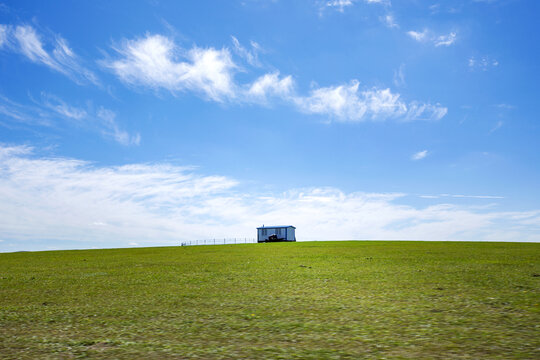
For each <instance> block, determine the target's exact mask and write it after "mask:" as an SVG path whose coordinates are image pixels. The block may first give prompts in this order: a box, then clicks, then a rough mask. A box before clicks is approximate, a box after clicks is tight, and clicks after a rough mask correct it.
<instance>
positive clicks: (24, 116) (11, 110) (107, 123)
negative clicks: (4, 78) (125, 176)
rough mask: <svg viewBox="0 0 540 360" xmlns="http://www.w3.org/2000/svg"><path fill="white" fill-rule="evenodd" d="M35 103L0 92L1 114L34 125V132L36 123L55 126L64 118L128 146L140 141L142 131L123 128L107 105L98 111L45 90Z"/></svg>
mask: <svg viewBox="0 0 540 360" xmlns="http://www.w3.org/2000/svg"><path fill="white" fill-rule="evenodd" d="M33 104H34V105H22V104H19V103H17V102H14V101H12V100H10V99H8V98H7V97H5V96H3V95H0V114H3V115H4V119H3V120H11V122H12V123H17V124H25V125H30V126H31V129H32V131H35V130H36V128H35V125H39V126H46V127H52V126H54V125H58V124H60V123H61V120H64V121H65V120H69V123H70V124H71V123H75V124H76V125H77V126H81V127H86V128H88V129H90V130H92V131H99V132H101V133H102V134H103V135H104V136H105V137H108V138H113V139H114V140H115V141H117V142H118V143H120V144H121V145H124V146H128V145H139V143H140V140H141V137H140V135H139V134H135V135H130V134H129V133H127V132H126V131H124V130H122V129H121V128H120V126H119V125H118V123H117V121H116V120H115V118H116V114H115V113H114V112H113V111H111V110H108V109H105V108H103V107H101V108H99V109H98V111H97V112H96V111H95V110H93V109H92V108H91V107H90V106H87V107H86V108H81V107H77V106H72V105H69V104H67V103H66V102H65V101H63V100H62V99H60V98H59V97H57V96H55V95H52V94H48V93H44V92H43V93H41V99H40V100H33ZM0 124H2V123H0Z"/></svg>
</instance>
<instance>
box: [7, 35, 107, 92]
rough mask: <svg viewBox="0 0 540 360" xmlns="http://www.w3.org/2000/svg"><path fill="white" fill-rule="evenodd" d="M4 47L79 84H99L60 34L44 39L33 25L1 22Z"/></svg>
mask: <svg viewBox="0 0 540 360" xmlns="http://www.w3.org/2000/svg"><path fill="white" fill-rule="evenodd" d="M47 47H48V48H49V50H47ZM2 48H3V49H8V50H10V51H12V52H16V53H19V54H21V55H23V56H24V57H26V58H27V59H28V60H30V61H31V62H33V63H36V64H39V65H43V66H46V67H48V68H49V69H51V70H53V71H56V72H59V73H61V74H63V75H65V76H67V77H69V78H70V79H71V80H73V81H74V82H76V83H77V84H80V85H82V84H88V83H91V84H94V85H99V80H98V78H97V76H96V75H95V74H94V73H93V72H92V71H90V70H88V69H87V68H86V67H84V66H83V65H81V59H80V58H79V57H78V56H77V55H76V54H75V52H74V51H73V50H72V49H71V48H70V47H69V44H68V42H67V40H65V39H64V38H62V37H61V36H59V35H56V36H55V37H54V39H46V40H43V36H42V35H41V34H39V33H38V32H37V31H36V29H35V28H34V27H32V26H30V25H17V26H12V25H0V49H2Z"/></svg>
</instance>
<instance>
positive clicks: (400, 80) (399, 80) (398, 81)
mask: <svg viewBox="0 0 540 360" xmlns="http://www.w3.org/2000/svg"><path fill="white" fill-rule="evenodd" d="M394 85H395V86H397V87H400V86H405V64H401V65H399V68H398V69H397V70H395V71H394Z"/></svg>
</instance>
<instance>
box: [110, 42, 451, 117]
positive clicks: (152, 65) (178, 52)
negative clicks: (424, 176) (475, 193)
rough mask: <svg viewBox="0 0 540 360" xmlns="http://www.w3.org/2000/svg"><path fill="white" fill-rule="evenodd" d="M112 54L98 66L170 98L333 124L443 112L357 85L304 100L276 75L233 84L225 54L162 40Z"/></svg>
mask: <svg viewBox="0 0 540 360" xmlns="http://www.w3.org/2000/svg"><path fill="white" fill-rule="evenodd" d="M233 39H235V38H233ZM115 51H116V52H117V54H118V55H120V58H119V59H109V60H106V61H104V64H105V66H107V67H109V68H110V69H112V70H113V71H114V73H115V74H116V75H117V76H118V77H119V78H120V80H122V81H123V82H124V83H126V84H128V85H137V86H143V87H148V88H153V89H156V90H157V89H165V90H168V91H171V92H173V93H176V92H178V91H192V92H195V93H198V94H201V95H202V96H203V97H204V98H205V99H207V100H211V101H216V102H220V103H223V102H235V103H250V104H266V105H268V104H269V100H270V99H277V100H279V101H281V102H284V103H288V104H292V105H293V106H295V107H296V108H297V109H299V110H300V111H302V112H304V113H309V114H320V115H326V116H330V117H331V118H333V119H335V120H338V121H361V120H384V119H398V118H401V119H402V120H431V119H435V120H438V119H440V118H442V117H443V116H444V115H445V114H446V112H447V109H446V108H445V107H442V106H440V105H439V104H435V105H431V104H425V103H421V102H417V101H412V102H410V103H408V104H407V103H405V102H404V101H402V100H401V99H400V95H399V94H395V93H392V92H391V91H390V89H379V88H371V89H368V88H366V89H363V90H361V89H360V88H359V82H358V81H357V80H353V81H351V83H350V84H348V85H337V86H329V87H319V88H314V89H312V91H311V92H310V93H309V94H308V95H303V94H298V93H297V92H296V90H295V89H296V86H295V82H294V79H293V77H292V76H291V75H285V76H282V75H280V73H279V72H278V71H274V72H271V73H266V74H263V75H260V76H258V77H256V78H255V79H253V80H251V82H247V83H243V84H242V83H239V82H237V81H236V79H235V71H237V69H238V68H239V66H238V65H237V64H236V63H235V62H234V60H233V57H232V54H231V52H230V51H229V49H227V48H223V49H221V50H216V49H214V48H207V49H202V48H199V47H196V46H195V47H193V48H191V49H187V50H185V49H181V48H180V47H178V46H177V45H176V44H175V43H174V41H173V40H172V39H170V38H167V37H165V36H162V35H146V36H145V37H143V38H138V39H135V40H125V41H123V42H122V45H121V46H120V47H118V46H117V47H115ZM237 51H238V50H237ZM244 55H245V54H244Z"/></svg>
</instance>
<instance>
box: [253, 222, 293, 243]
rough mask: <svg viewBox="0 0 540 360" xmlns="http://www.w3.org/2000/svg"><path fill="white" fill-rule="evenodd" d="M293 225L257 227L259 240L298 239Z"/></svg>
mask: <svg viewBox="0 0 540 360" xmlns="http://www.w3.org/2000/svg"><path fill="white" fill-rule="evenodd" d="M295 230H296V228H295V227H294V226H292V225H281V226H264V225H263V226H261V227H258V228H257V242H274V241H296V234H295Z"/></svg>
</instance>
